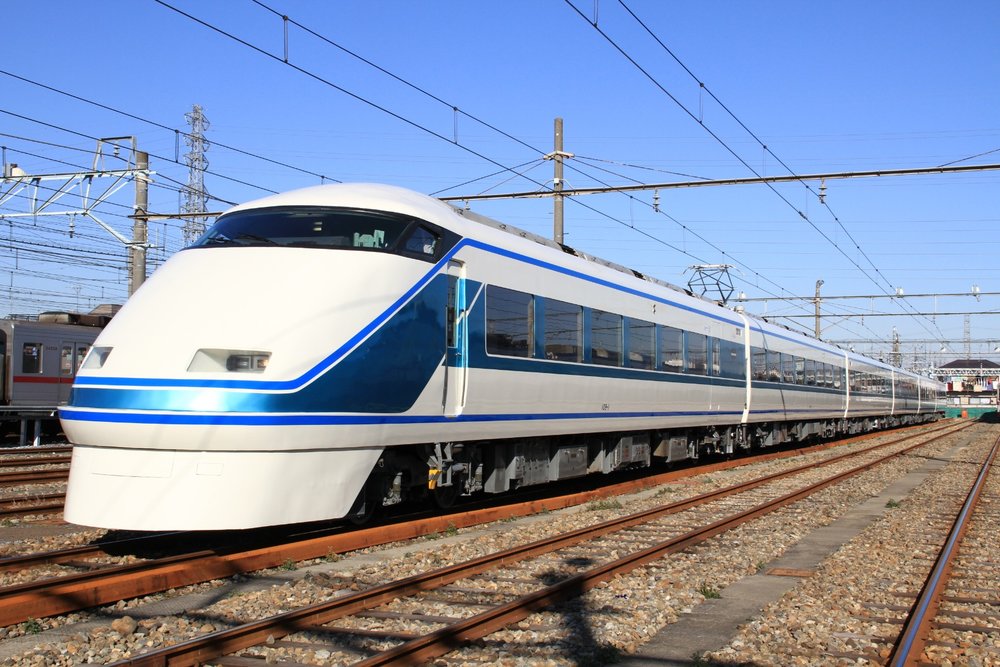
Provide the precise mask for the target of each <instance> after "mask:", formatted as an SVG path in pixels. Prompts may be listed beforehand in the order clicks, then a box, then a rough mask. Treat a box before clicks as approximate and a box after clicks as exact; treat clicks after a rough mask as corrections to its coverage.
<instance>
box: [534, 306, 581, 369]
mask: <svg viewBox="0 0 1000 667" xmlns="http://www.w3.org/2000/svg"><path fill="white" fill-rule="evenodd" d="M544 312H545V318H544V321H545V331H544V339H543V343H544V346H545V347H544V349H545V358H546V359H555V360H557V361H577V362H579V361H583V345H582V343H581V339H582V338H583V336H582V335H581V333H582V329H583V327H582V322H581V320H582V317H581V316H582V314H583V309H582V308H581V307H580V306H575V305H573V304H571V303H566V302H565V301H556V300H555V299H544Z"/></svg>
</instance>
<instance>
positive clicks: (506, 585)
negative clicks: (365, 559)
mask: <svg viewBox="0 0 1000 667" xmlns="http://www.w3.org/2000/svg"><path fill="white" fill-rule="evenodd" d="M955 431H956V430H954V429H948V430H947V432H944V433H941V432H939V433H937V434H936V435H935V436H933V439H932V440H930V441H926V442H920V443H918V444H913V445H909V446H906V447H902V448H899V449H898V450H897V451H893V452H890V453H889V454H888V455H886V456H883V455H882V452H881V450H884V449H886V448H888V447H891V446H892V445H896V444H898V441H895V442H892V443H886V444H884V445H879V446H876V447H872V448H869V449H866V450H864V451H862V452H855V453H851V454H845V455H841V456H835V457H832V458H830V459H828V460H826V461H823V462H820V463H810V464H807V465H804V466H799V467H796V468H792V469H791V470H786V471H782V472H779V473H775V474H772V475H767V476H764V477H761V478H758V479H755V480H752V481H750V482H746V483H743V484H738V485H734V486H731V487H727V488H725V489H721V490H718V491H714V492H711V493H707V494H703V495H700V496H697V497H695V498H690V499H687V500H685V501H681V502H677V503H671V504H669V505H664V506H660V507H656V508H654V509H651V510H648V511H645V512H641V513H637V514H633V515H629V516H627V517H622V518H619V519H614V520H611V521H606V522H603V523H600V524H598V525H596V526H591V527H588V528H585V529H580V530H575V531H571V532H568V533H563V534H560V535H557V536H554V537H551V538H547V539H544V540H539V541H537V542H534V543H531V544H528V545H522V546H518V547H515V548H512V549H508V550H504V551H500V552H497V553H494V554H490V555H488V556H484V557H481V558H477V559H473V560H470V561H467V562H464V563H461V564H458V565H452V566H448V567H444V568H440V569H437V570H434V571H431V572H427V573H425V574H422V575H418V576H413V577H407V578H404V579H400V580H397V581H393V582H390V583H385V584H381V585H375V586H371V587H369V588H365V589H363V590H360V591H357V592H351V591H349V590H347V589H345V590H343V591H341V593H343V595H341V596H340V597H337V598H335V599H333V600H331V601H329V602H324V603H320V604H316V605H311V606H308V607H304V608H301V609H295V610H292V611H289V612H286V613H283V614H279V615H276V616H273V617H271V618H267V619H263V620H260V621H256V622H252V623H248V624H245V625H241V626H238V627H235V628H232V629H229V630H223V631H219V632H214V633H211V634H209V635H207V636H205V637H202V638H199V639H195V640H191V641H188V642H184V643H181V644H178V645H176V646H173V647H168V648H166V649H162V650H159V651H154V652H151V653H149V654H147V655H144V656H137V657H134V658H132V659H131V660H128V661H124V662H121V663H116V664H120V665H125V664H128V665H143V666H146V665H193V664H199V663H201V662H205V661H209V662H211V663H212V664H218V665H229V666H231V667H237V666H243V665H249V664H260V661H261V660H267V661H268V662H271V661H273V660H292V661H294V660H295V657H294V656H295V655H297V653H296V651H300V652H301V651H313V652H314V651H317V650H322V651H324V655H327V656H334V657H332V658H331V659H332V660H335V661H342V660H346V659H348V658H349V657H350V656H351V654H353V657H354V658H357V657H358V654H359V653H360V655H361V657H362V658H363V659H362V660H361V661H360V662H359V663H358V664H362V665H382V664H418V663H421V662H424V661H427V660H430V659H432V658H434V657H436V656H440V655H444V654H446V653H448V652H450V651H451V650H453V649H454V648H455V647H457V646H461V645H463V644H465V643H468V642H469V641H472V640H474V639H476V638H482V637H485V636H487V635H489V634H490V633H492V632H494V631H496V630H498V629H500V628H503V627H506V626H508V625H510V624H511V623H514V622H517V621H519V620H521V619H524V618H526V617H527V616H529V615H530V614H532V613H534V612H536V611H539V610H542V609H545V608H548V607H550V606H551V605H553V604H555V603H558V602H561V601H565V600H568V599H570V598H572V597H576V596H579V595H581V594H582V593H584V592H586V591H587V590H589V589H590V588H592V587H594V586H597V585H600V584H601V583H602V582H605V581H607V580H608V579H609V578H613V577H616V576H619V575H621V574H623V573H626V572H629V571H631V570H633V569H635V568H637V567H641V566H647V567H648V566H651V564H652V563H656V562H660V561H661V559H663V558H664V556H666V555H669V554H673V553H676V552H678V551H682V550H684V549H687V548H690V547H691V546H693V545H696V544H699V543H701V542H704V541H705V540H707V539H709V538H711V537H713V536H716V535H719V534H721V533H723V532H726V531H728V530H731V529H733V528H735V527H737V526H739V525H742V524H743V523H746V522H748V521H751V520H753V519H755V518H759V517H761V516H764V515H766V514H768V513H770V512H774V511H776V510H777V509H779V508H781V507H785V506H787V505H789V504H791V503H794V502H796V501H798V500H800V499H802V498H805V497H807V496H809V495H811V494H814V493H816V492H817V491H819V490H821V489H824V488H827V487H829V486H831V485H834V484H837V483H839V482H841V481H843V480H845V479H848V478H850V477H853V476H856V475H859V474H861V473H862V472H865V471H867V470H870V469H871V468H873V467H874V466H877V465H880V464H881V463H884V462H885V461H887V460H889V459H892V458H896V457H900V456H904V455H906V454H908V453H910V452H913V451H914V450H915V449H917V448H920V447H923V446H925V445H927V444H930V442H933V441H934V440H937V439H940V438H943V437H946V436H947V435H950V434H952V433H954V432H955ZM911 437H913V436H911ZM859 460H861V461H863V462H861V463H860V464H858V461H859ZM734 506H735V509H734ZM436 610H441V611H436ZM457 610H465V613H464V614H463V613H461V612H459V611H457ZM417 627H423V628H424V629H423V630H417V629H415V628H417ZM338 640H339V641H338Z"/></svg>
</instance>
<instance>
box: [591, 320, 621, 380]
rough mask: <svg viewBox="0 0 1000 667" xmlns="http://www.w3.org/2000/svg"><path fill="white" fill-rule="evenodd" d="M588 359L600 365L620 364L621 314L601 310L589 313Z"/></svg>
mask: <svg viewBox="0 0 1000 667" xmlns="http://www.w3.org/2000/svg"><path fill="white" fill-rule="evenodd" d="M590 345H591V347H590V360H591V362H593V363H595V364H600V365H602V366H621V359H622V316H621V315H615V314H614V313H608V312H605V311H603V310H596V309H595V310H593V311H592V312H591V315H590Z"/></svg>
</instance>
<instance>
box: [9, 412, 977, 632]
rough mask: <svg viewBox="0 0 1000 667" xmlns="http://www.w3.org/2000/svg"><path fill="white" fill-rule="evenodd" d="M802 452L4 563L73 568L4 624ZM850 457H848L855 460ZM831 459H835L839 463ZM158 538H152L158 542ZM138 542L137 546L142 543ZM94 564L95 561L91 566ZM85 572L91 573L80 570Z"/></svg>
mask: <svg viewBox="0 0 1000 667" xmlns="http://www.w3.org/2000/svg"><path fill="white" fill-rule="evenodd" d="M960 428H964V426H959V427H956V426H955V425H954V424H946V425H944V426H940V425H939V426H937V427H936V428H932V429H927V428H915V429H907V430H906V431H905V432H904V433H905V434H897V435H898V436H899V437H896V438H894V439H892V440H890V441H889V442H887V443H885V444H883V445H878V446H876V447H874V448H872V449H877V448H883V447H889V446H892V445H894V444H897V443H901V442H904V441H907V440H909V439H912V438H918V437H922V436H924V435H928V434H935V433H950V432H954V431H955V430H957V429H960ZM853 440H854V439H852V441H853ZM828 447H829V445H820V446H817V447H815V448H809V451H815V450H822V449H827V448H828ZM802 451H806V450H796V451H795V452H784V453H769V454H764V455H761V456H759V457H753V458H751V459H740V460H738V461H727V462H720V463H718V464H714V465H711V466H703V467H699V468H697V469H693V470H692V469H689V470H684V471H676V472H672V473H665V474H662V475H657V476H654V477H652V478H647V479H642V480H635V481H631V482H625V483H621V484H618V485H613V486H608V487H602V488H601V489H598V490H595V491H589V492H583V493H574V494H568V495H565V496H558V497H555V498H547V499H543V500H534V501H530V502H527V503H520V504H514V505H508V506H502V507H497V506H490V507H486V508H484V509H479V510H473V511H463V512H460V513H454V514H449V515H443V516H434V517H431V518H426V519H423V520H421V521H416V522H406V523H399V524H389V525H382V526H376V527H373V528H369V529H363V530H353V531H350V532H337V533H331V532H329V531H327V533H324V534H321V535H319V536H317V537H305V538H302V539H296V540H294V541H286V540H282V541H280V542H278V543H265V544H263V545H262V546H259V547H257V548H252V549H245V548H244V549H237V548H231V547H230V548H213V549H201V550H197V551H193V552H190V553H183V554H176V555H172V556H169V557H165V558H154V559H150V560H145V561H143V562H139V563H136V562H131V563H128V564H125V565H114V564H109V563H107V562H106V561H107V557H108V553H107V547H106V545H100V544H98V545H92V546H88V547H74V548H71V549H65V550H60V551H55V552H47V553H40V554H28V555H23V556H16V557H12V558H8V559H0V571H3V570H14V569H17V570H23V569H24V568H28V567H36V566H40V565H43V564H45V565H52V564H59V563H63V564H68V566H69V567H70V568H72V571H71V572H68V573H62V574H58V575H54V574H51V573H48V574H46V575H44V577H43V578H39V579H37V580H31V581H27V582H25V583H19V584H15V585H11V586H7V587H4V588H0V626H5V625H11V624H14V623H20V622H23V621H26V620H28V619H30V618H36V619H37V618H44V617H47V616H53V615H56V614H62V613H68V612H72V611H77V610H80V609H84V608H87V607H91V606H97V605H102V604H108V603H112V602H117V601H119V600H123V599H131V598H135V597H140V596H143V595H149V594H153V593H159V592H163V591H165V590H169V589H171V588H177V587H181V586H186V585H191V584H196V583H201V582H205V581H210V580H213V579H219V578H226V577H231V576H233V575H234V574H240V573H245V572H251V571H256V570H263V569H267V568H274V567H279V566H283V565H286V564H287V563H288V562H290V561H291V562H299V561H303V560H309V559H315V558H325V557H329V556H330V555H331V554H337V553H344V552H348V551H354V550H357V549H361V548H366V547H371V546H374V545H378V544H386V543H390V542H395V541H400V540H406V539H412V538H414V537H419V536H420V535H427V534H432V533H440V532H444V531H447V530H451V529H455V528H463V527H467V526H471V525H477V524H482V523H487V522H490V521H496V520H499V519H504V518H507V517H509V516H524V515H528V514H533V513H537V512H539V511H552V510H556V509H561V508H564V507H568V506H571V505H577V504H582V503H586V502H591V501H593V500H596V499H600V498H605V497H608V496H611V495H615V494H621V493H626V492H629V491H634V490H637V489H640V488H648V487H651V486H656V485H658V484H663V483H666V482H669V481H672V480H675V479H679V478H683V477H686V476H690V475H693V474H703V473H704V472H706V471H709V470H720V469H725V468H732V467H737V466H740V465H746V464H747V463H750V462H753V461H768V460H773V459H776V458H780V457H787V456H793V455H794V454H795V453H801V452H802ZM844 456H850V454H848V455H844ZM831 460H836V458H835V459H831ZM156 537H157V536H152V538H153V539H155V538H156ZM135 544H136V545H137V546H138V544H139V543H138V542H137V543H135ZM116 550H117V551H122V547H121V545H118V546H116ZM88 560H91V561H93V562H92V563H91V564H87V562H86V561H88ZM102 561H104V562H102ZM81 569H82V570H85V571H82V572H81V571H79V570H81Z"/></svg>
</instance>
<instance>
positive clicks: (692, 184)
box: [441, 164, 1000, 201]
mask: <svg viewBox="0 0 1000 667" xmlns="http://www.w3.org/2000/svg"><path fill="white" fill-rule="evenodd" d="M996 170H1000V164H980V165H955V166H951V167H916V168H912V169H873V170H869V171H839V172H830V173H823V174H796V175H785V176H759V177H758V176H753V177H748V178H720V179H705V180H697V181H672V182H670V181H668V182H665V183H644V184H640V185H619V186H610V187H601V188H569V189H563V190H562V191H561V192H560V193H559V194H560V195H562V196H567V197H573V196H579V195H596V194H606V193H615V192H637V191H642V190H667V189H671V188H699V187H707V186H718V185H753V184H758V183H788V182H799V181H818V180H823V179H847V178H874V177H882V176H922V175H926V174H952V173H960V172H971V171H996ZM555 195H556V193H555V192H553V191H531V192H509V193H494V194H489V193H487V194H479V195H456V196H453V197H441V199H442V200H444V201H462V200H470V201H471V200H486V199H521V198H532V197H553V196H555Z"/></svg>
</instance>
